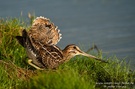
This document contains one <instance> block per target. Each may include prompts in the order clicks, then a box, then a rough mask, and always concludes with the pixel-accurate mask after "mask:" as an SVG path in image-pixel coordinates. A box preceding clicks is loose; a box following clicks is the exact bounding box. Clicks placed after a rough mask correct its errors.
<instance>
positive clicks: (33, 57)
mask: <svg viewBox="0 0 135 89" xmlns="http://www.w3.org/2000/svg"><path fill="white" fill-rule="evenodd" d="M59 32H60V30H59V29H58V27H57V26H55V25H54V24H53V23H52V22H51V21H50V20H49V19H47V18H44V17H41V16H40V17H37V18H36V19H35V20H34V21H33V24H32V26H31V28H30V30H29V31H28V32H27V31H26V30H23V31H22V36H16V38H17V40H18V41H19V43H20V44H21V45H22V46H23V47H24V48H25V49H26V52H27V55H28V57H29V60H28V63H29V64H30V65H31V66H33V67H35V68H36V69H40V70H43V69H46V68H49V69H54V68H57V67H58V66H59V65H60V64H62V63H64V62H66V61H69V60H70V59H71V58H72V57H74V56H76V55H83V56H87V57H90V58H93V59H96V60H99V61H102V62H105V61H103V60H101V59H100V58H97V57H95V56H92V55H90V54H87V53H85V52H83V51H81V50H80V49H79V47H78V46H76V45H74V44H70V45H68V46H66V47H65V48H64V49H63V50H61V49H60V48H59V47H57V46H56V44H57V43H58V42H59V41H60V39H61V34H60V33H59Z"/></svg>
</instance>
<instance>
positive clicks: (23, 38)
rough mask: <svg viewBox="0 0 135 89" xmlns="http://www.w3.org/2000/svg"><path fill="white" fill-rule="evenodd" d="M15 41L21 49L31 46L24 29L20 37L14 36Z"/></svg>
mask: <svg viewBox="0 0 135 89" xmlns="http://www.w3.org/2000/svg"><path fill="white" fill-rule="evenodd" d="M16 39H17V40H18V42H19V43H20V44H21V45H22V46H23V47H26V46H27V45H29V46H31V42H30V39H29V36H28V33H27V31H26V30H25V29H24V30H23V31H22V36H16Z"/></svg>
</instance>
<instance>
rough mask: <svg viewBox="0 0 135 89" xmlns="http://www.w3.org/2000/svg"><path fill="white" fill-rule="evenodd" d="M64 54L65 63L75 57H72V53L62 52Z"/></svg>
mask: <svg viewBox="0 0 135 89" xmlns="http://www.w3.org/2000/svg"><path fill="white" fill-rule="evenodd" d="M62 52H63V57H64V58H63V59H64V61H66V62H67V61H69V60H70V59H71V58H72V57H74V56H73V55H71V54H70V53H68V52H67V51H66V50H63V51H62Z"/></svg>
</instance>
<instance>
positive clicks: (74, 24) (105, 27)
mask: <svg viewBox="0 0 135 89" xmlns="http://www.w3.org/2000/svg"><path fill="white" fill-rule="evenodd" d="M0 1H1V3H0V17H3V18H6V17H20V14H21V13H22V17H24V18H25V19H26V18H27V14H28V12H30V13H35V14H36V16H45V17H48V18H50V19H51V21H52V22H54V23H55V24H56V25H58V26H59V29H60V30H61V33H62V34H63V35H62V37H63V39H62V40H61V41H60V42H59V44H58V46H60V47H61V48H64V47H65V46H66V45H67V44H71V43H74V44H77V45H79V46H80V44H81V46H82V47H84V50H87V48H90V47H91V46H92V45H93V43H94V44H96V45H97V46H98V47H99V48H100V49H102V51H103V53H104V55H110V56H111V55H116V56H117V57H119V58H124V57H127V58H126V61H129V60H131V64H132V67H133V68H135V65H134V64H135V60H134V59H135V1H134V0H100V1H99V0H57V1H56V0H46V1H45V0H27V1H24V0H21V1H19V0H12V1H7V0H4V1H3V0H0Z"/></svg>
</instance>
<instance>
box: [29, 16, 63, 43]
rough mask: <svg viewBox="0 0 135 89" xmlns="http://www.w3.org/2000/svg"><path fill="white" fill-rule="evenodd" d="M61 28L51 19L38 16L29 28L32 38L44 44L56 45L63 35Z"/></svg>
mask: <svg viewBox="0 0 135 89" xmlns="http://www.w3.org/2000/svg"><path fill="white" fill-rule="evenodd" d="M59 32H60V30H59V29H58V27H57V26H55V25H54V23H52V22H51V21H50V20H49V19H47V18H44V17H41V16H40V17H37V18H36V19H35V20H34V21H33V24H32V27H31V29H30V30H29V36H30V38H33V39H34V40H35V41H37V42H41V43H42V44H49V45H56V44H57V43H58V42H59V41H60V39H61V38H62V37H61V34H60V33H59Z"/></svg>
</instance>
